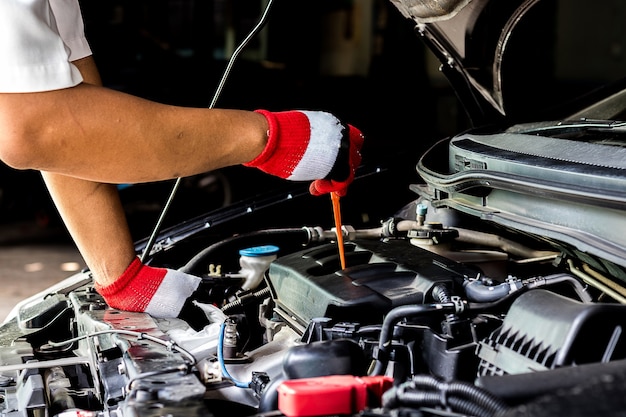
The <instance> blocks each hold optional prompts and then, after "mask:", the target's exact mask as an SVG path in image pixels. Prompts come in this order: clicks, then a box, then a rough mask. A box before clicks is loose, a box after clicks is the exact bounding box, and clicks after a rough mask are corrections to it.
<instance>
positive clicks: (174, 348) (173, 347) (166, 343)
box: [48, 329, 196, 366]
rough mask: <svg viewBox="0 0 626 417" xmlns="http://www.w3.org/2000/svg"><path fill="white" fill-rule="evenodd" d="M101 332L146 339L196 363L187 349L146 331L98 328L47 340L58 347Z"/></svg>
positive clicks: (101, 333)
mask: <svg viewBox="0 0 626 417" xmlns="http://www.w3.org/2000/svg"><path fill="white" fill-rule="evenodd" d="M103 334H121V335H126V336H134V337H136V338H137V340H148V341H150V342H153V343H156V344H159V345H162V346H165V347H166V348H167V349H168V350H171V351H177V352H178V353H180V354H181V355H183V356H184V357H185V358H187V360H188V361H189V365H190V366H194V365H195V364H196V358H195V357H194V356H193V355H192V354H191V353H190V352H189V351H187V350H186V349H183V348H182V347H180V346H178V345H177V344H176V343H175V342H173V341H167V340H163V339H159V338H158V337H154V336H150V335H149V334H147V333H142V332H135V331H133V330H120V329H109V330H100V331H97V332H93V333H89V334H85V335H81V336H77V337H73V338H71V339H66V340H64V341H62V342H53V341H48V345H50V346H53V347H59V346H64V345H66V344H68V343H74V342H78V341H79V340H83V339H87V338H90V337H96V336H100V335H103Z"/></svg>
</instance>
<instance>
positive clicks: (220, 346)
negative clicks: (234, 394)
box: [217, 322, 252, 388]
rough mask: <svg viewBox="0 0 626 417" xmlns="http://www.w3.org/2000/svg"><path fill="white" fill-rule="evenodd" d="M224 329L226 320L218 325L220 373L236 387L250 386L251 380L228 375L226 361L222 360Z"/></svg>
mask: <svg viewBox="0 0 626 417" xmlns="http://www.w3.org/2000/svg"><path fill="white" fill-rule="evenodd" d="M225 329H226V322H224V323H222V325H221V326H220V334H219V337H218V339H217V361H218V362H219V364H220V369H221V371H222V375H223V376H224V378H226V379H229V380H231V381H232V382H233V384H235V386H236V387H238V388H250V384H252V381H250V382H241V381H237V380H236V379H235V378H233V377H232V376H231V375H230V373H229V372H228V370H227V369H226V363H225V362H224V333H225Z"/></svg>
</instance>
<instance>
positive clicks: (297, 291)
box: [268, 239, 475, 328]
mask: <svg viewBox="0 0 626 417" xmlns="http://www.w3.org/2000/svg"><path fill="white" fill-rule="evenodd" d="M345 247H346V265H347V267H346V268H345V269H341V266H340V259H339V255H338V250H337V246H336V245H334V244H327V245H322V246H320V247H317V248H314V249H308V250H303V251H301V252H297V253H293V254H290V255H287V256H282V257H280V258H279V259H277V260H276V261H274V262H273V263H272V265H271V266H270V269H269V274H268V276H269V284H270V286H271V288H272V291H273V296H274V298H275V301H276V306H277V311H278V312H279V314H282V315H283V316H284V317H286V318H287V319H288V320H290V321H291V322H292V324H296V325H298V326H300V327H301V328H304V327H306V326H307V325H308V323H309V322H310V321H311V320H312V319H314V318H321V317H329V318H332V319H333V320H336V321H350V322H358V323H363V324H372V323H381V322H382V320H383V317H384V315H385V314H386V313H387V312H388V311H389V310H390V309H392V308H394V307H397V306H399V305H406V304H421V303H424V301H425V300H426V299H427V297H428V296H429V294H430V291H431V290H432V287H433V286H434V285H435V284H437V283H448V285H449V286H450V289H453V288H456V287H457V286H459V287H460V284H461V282H462V280H463V276H464V273H469V271H468V269H467V268H466V267H464V266H463V265H461V264H458V263H456V262H454V261H450V260H448V259H445V258H443V257H441V256H438V255H436V254H433V253H431V252H428V251H426V250H424V249H422V248H419V247H416V246H414V245H412V244H411V243H410V242H409V241H408V240H404V239H393V240H388V241H376V240H374V241H370V240H364V241H355V242H351V243H346V244H345ZM473 273H475V271H473Z"/></svg>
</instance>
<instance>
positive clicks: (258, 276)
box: [239, 245, 279, 291]
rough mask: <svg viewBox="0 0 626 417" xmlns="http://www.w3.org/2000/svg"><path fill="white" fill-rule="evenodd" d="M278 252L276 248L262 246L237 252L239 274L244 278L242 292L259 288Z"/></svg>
mask: <svg viewBox="0 0 626 417" xmlns="http://www.w3.org/2000/svg"><path fill="white" fill-rule="evenodd" d="M278 250H279V248H278V246H274V245H263V246H254V247H251V248H246V249H241V250H240V251H239V255H240V258H239V265H240V266H241V270H240V271H239V272H240V273H241V274H242V275H243V276H244V277H245V280H244V282H243V284H242V285H241V288H242V289H243V290H244V291H248V290H253V289H255V288H256V287H258V286H259V284H260V283H261V281H263V275H264V274H265V271H267V269H268V268H269V267H270V264H271V263H272V262H273V261H274V260H275V259H276V256H277V255H276V254H277V253H278Z"/></svg>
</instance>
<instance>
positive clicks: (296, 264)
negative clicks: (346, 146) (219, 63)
mask: <svg viewBox="0 0 626 417" xmlns="http://www.w3.org/2000/svg"><path fill="white" fill-rule="evenodd" d="M472 224H474V225H475V224H476V221H475V220H474V219H471V218H469V217H468V216H465V215H463V214H460V213H459V212H457V211H454V210H450V209H449V208H445V207H444V208H441V207H434V206H433V205H431V204H430V202H429V201H427V200H424V199H421V198H418V199H416V200H415V201H413V202H410V203H409V204H407V205H406V206H405V207H403V208H402V209H401V210H400V211H399V212H398V213H396V215H394V216H393V217H391V218H389V219H387V220H386V221H384V222H382V223H381V226H380V227H377V228H372V229H361V230H358V229H354V228H353V227H350V226H347V225H346V226H343V227H342V229H341V231H342V236H343V237H344V239H345V243H344V246H345V262H346V267H345V268H341V265H340V257H339V253H338V247H337V243H336V237H337V235H336V232H337V230H336V229H322V228H321V227H306V226H305V227H297V228H277V229H266V230H262V231H258V230H257V231H252V232H249V233H242V234H238V235H235V236H232V237H230V238H227V239H223V240H220V241H215V242H214V243H212V244H210V245H206V246H203V245H202V243H201V242H194V243H193V246H194V247H198V248H201V249H200V250H196V252H194V253H195V255H194V256H193V257H189V260H188V261H187V262H186V263H185V264H184V265H182V266H180V269H182V270H185V271H187V272H191V273H196V274H198V275H201V276H202V277H203V283H202V285H201V289H200V290H199V291H198V292H197V298H196V299H194V300H193V306H190V308H189V310H188V311H190V312H191V313H189V315H188V317H186V318H185V317H184V316H183V317H182V318H179V319H159V318H154V317H151V316H149V315H147V314H143V313H131V312H123V311H117V310H113V309H110V308H109V307H108V306H107V305H106V303H105V302H104V301H103V300H102V298H101V297H100V296H99V295H98V294H97V293H96V292H95V291H94V289H93V286H92V282H91V277H90V275H89V271H84V272H82V273H80V274H77V275H76V276H73V277H70V278H68V280H66V281H64V282H62V283H59V285H58V287H56V288H52V289H50V291H49V293H48V294H46V295H45V296H43V297H36V298H35V299H34V300H25V303H23V304H22V305H20V306H18V308H16V313H15V316H14V317H13V318H12V319H11V320H8V321H7V322H6V323H5V324H4V325H3V326H2V327H1V328H0V337H1V339H2V348H1V349H0V362H1V364H2V365H0V398H2V401H1V402H0V414H1V415H2V416H7V417H9V416H31V415H32V416H36V415H41V416H43V415H51V416H54V415H59V416H61V415H62V416H70V415H71V416H85V415H88V416H96V415H114V416H152V415H163V416H165V415H185V416H190V415H203V416H204V415H207V416H208V415H213V416H221V415H224V416H227V415H228V416H230V415H241V416H244V415H287V416H311V415H339V414H341V415H344V414H345V415H354V414H360V413H361V414H362V413H368V415H396V414H397V413H398V412H400V411H401V410H405V411H404V412H409V411H407V410H414V411H415V412H418V411H419V412H420V413H421V414H417V415H475V416H491V415H497V414H498V413H500V414H502V415H505V414H506V413H507V412H512V410H516V407H519V406H520V405H526V406H528V404H532V403H534V402H537V401H539V399H541V398H543V397H544V396H546V395H552V396H553V398H552V399H551V400H550V401H549V402H548V404H552V403H554V402H556V401H558V400H557V399H555V398H554V393H555V392H557V390H561V391H559V392H567V389H568V388H571V389H574V387H579V386H580V385H581V384H591V383H592V382H593V381H594V378H597V379H598V380H599V381H600V382H599V383H602V381H603V379H606V378H609V377H610V376H612V377H613V378H617V377H618V375H619V374H620V373H621V372H623V371H622V369H623V367H624V359H625V356H626V344H625V342H624V338H623V336H622V329H623V328H624V326H625V325H626V323H625V322H626V314H625V313H626V307H624V306H623V305H622V304H621V303H620V302H617V301H621V299H622V297H623V295H621V293H623V289H621V288H617V287H616V286H615V285H613V284H611V281H612V280H611V279H610V278H609V277H608V276H605V275H602V274H600V273H599V272H597V269H596V268H597V265H593V266H592V265H591V264H590V263H582V262H580V260H574V259H573V258H572V257H571V256H568V255H567V252H566V251H564V250H561V251H559V250H555V248H554V246H550V245H548V244H547V242H546V241H545V240H544V239H541V238H537V237H533V236H530V235H526V234H519V233H514V232H511V231H507V230H505V229H500V230H498V229H497V228H493V229H492V230H487V229H485V228H484V227H483V229H482V230H478V229H475V228H474V229H472V227H471V225H472ZM260 237H261V239H260ZM196 240H200V241H201V239H196ZM259 242H263V243H262V244H259ZM178 245H181V243H180V242H178ZM237 248H239V249H237ZM186 250H187V249H186ZM222 254H226V255H222ZM168 256H170V255H169V254H168V252H167V251H164V252H163V254H162V257H163V258H164V259H166V258H167V257H168ZM172 256H175V255H172ZM176 256H177V255H176ZM220 259H223V260H224V262H221V261H220ZM235 261H236V263H234V262H235ZM605 265H606V263H605ZM616 268H617V267H616ZM200 271H204V272H203V273H200ZM199 312H203V313H204V314H202V313H199ZM564 397H566V398H568V396H567V395H566V394H564ZM573 398H575V396H573ZM570 401H571V398H570V399H569V400H563V401H561V402H559V404H561V405H563V404H570V405H571V404H572V403H571V402H570ZM542 407H544V408H545V406H542ZM572 407H573V405H572ZM503 413H504V414H503ZM536 415H539V414H536Z"/></svg>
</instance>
